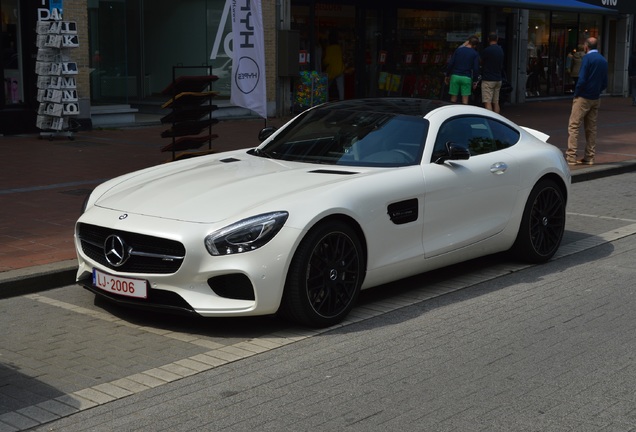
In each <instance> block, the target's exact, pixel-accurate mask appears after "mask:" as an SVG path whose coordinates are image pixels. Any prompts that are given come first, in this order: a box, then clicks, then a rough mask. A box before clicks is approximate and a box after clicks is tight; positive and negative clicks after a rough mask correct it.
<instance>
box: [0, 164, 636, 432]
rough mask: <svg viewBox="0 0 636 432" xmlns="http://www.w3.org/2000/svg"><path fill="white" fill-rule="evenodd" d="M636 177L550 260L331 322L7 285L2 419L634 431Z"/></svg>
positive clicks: (373, 301)
mask: <svg viewBox="0 0 636 432" xmlns="http://www.w3.org/2000/svg"><path fill="white" fill-rule="evenodd" d="M635 179H636V173H630V174H626V175H625V176H619V177H617V178H616V181H615V180H614V179H613V178H610V177H608V178H605V179H601V180H598V181H595V182H582V183H578V184H575V185H574V186H573V196H574V197H575V199H573V200H572V201H571V205H570V206H569V213H568V225H567V230H566V236H565V238H564V246H563V247H562V248H561V249H560V250H559V252H558V254H557V256H556V257H555V259H554V260H552V261H551V262H549V263H546V264H544V265H542V266H527V265H523V264H517V263H511V262H509V261H508V260H505V259H503V260H502V259H501V257H490V258H486V259H483V260H476V261H474V262H471V263H465V264H462V265H461V266H453V267H451V268H447V269H441V270H440V271H437V272H430V273H427V274H425V275H420V276H417V277H413V278H409V279H406V280H403V281H399V282H396V283H393V284H390V285H387V286H384V287H381V288H379V289H377V290H371V292H365V293H363V296H362V297H361V304H360V305H359V306H358V307H356V308H355V309H354V311H353V312H352V314H351V316H350V319H348V320H347V322H345V323H344V325H342V326H338V327H337V328H334V329H331V330H324V331H312V330H306V329H299V328H294V327H293V326H287V325H285V324H284V323H281V322H279V321H277V320H272V319H271V318H267V317H261V318H250V319H231V320H230V319H207V320H203V319H189V318H187V319H183V318H174V317H170V316H164V315H160V314H151V313H144V312H140V311H128V310H126V309H123V308H118V307H116V306H113V305H111V304H108V303H104V302H95V298H94V295H92V294H91V293H89V292H87V291H85V290H82V289H80V288H78V287H75V286H69V287H64V288H60V289H55V290H50V291H47V292H45V293H38V294H32V295H23V296H17V297H14V298H9V299H3V300H2V307H3V308H4V310H3V314H2V322H3V327H2V328H3V332H1V333H0V351H1V352H0V356H1V359H2V360H1V361H0V382H1V383H2V385H0V431H2V432H9V431H10V432H16V431H19V430H26V429H30V428H32V427H37V426H38V425H42V427H40V428H38V429H36V430H38V431H42V432H43V431H62V430H63V431H65V432H72V431H78V432H79V431H89V430H90V431H92V432H95V431H111V430H130V431H132V430H219V429H221V428H223V427H226V428H227V430H237V431H238V430H248V429H256V430H343V429H345V428H346V429H348V430H352V431H369V430H396V429H405V430H431V431H437V430H439V431H442V430H476V431H481V430H483V431H489V432H490V431H509V430H515V431H517V430H519V431H522V430H537V428H536V427H535V428H534V429H533V428H532V426H536V425H537V424H539V425H541V427H540V428H538V429H539V430H604V429H602V428H603V427H607V429H605V430H630V429H632V428H633V427H634V426H636V425H635V424H634V421H633V416H632V415H631V412H632V411H633V410H634V409H636V406H635V405H634V404H633V398H632V391H631V389H633V386H634V384H635V383H636V378H635V377H636V374H635V373H634V368H633V366H632V363H633V361H632V357H633V356H632V347H633V339H634V336H633V335H634V332H633V327H634V324H633V323H634V319H633V318H634V316H633V315H634V312H633V311H634V310H636V308H635V307H634V305H633V303H632V302H633V295H632V291H633V289H632V286H633V283H632V281H633V277H634V268H633V265H632V263H633V260H634V256H635V255H636V249H635V247H634V241H633V240H634V236H633V234H634V232H636V220H634V219H633V215H634V211H635V210H636V201H634V200H624V201H623V197H624V196H625V195H628V194H629V193H633V181H634V180H635ZM613 182H616V184H613ZM610 203H611V204H610ZM608 208H611V209H612V211H611V215H612V216H613V218H614V219H612V218H609V217H607V216H606V215H608V214H609V213H608V212H607V211H608ZM601 216H602V217H601ZM621 230H624V232H623V233H621ZM630 236H631V237H630ZM582 251H588V252H586V253H580V252H582ZM467 287H471V288H470V289H463V288H467ZM391 311H395V312H391ZM371 317H374V319H368V318H371ZM43 322H45V323H46V326H42V323H43ZM356 323H357V324H356ZM312 336H317V337H312ZM309 338H311V341H308V342H303V341H304V340H306V339H309ZM221 366H222V367H221ZM50 421H53V422H54V423H48V422H50Z"/></svg>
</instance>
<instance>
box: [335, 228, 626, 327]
mask: <svg viewBox="0 0 636 432" xmlns="http://www.w3.org/2000/svg"><path fill="white" fill-rule="evenodd" d="M580 239H589V240H594V239H600V238H599V237H598V236H594V235H592V236H590V235H589V234H585V233H580V232H576V231H566V233H565V234H564V240H563V242H562V247H563V246H564V245H567V244H569V243H572V242H574V241H577V240H580ZM591 249H594V252H593V253H585V254H582V253H580V252H575V253H572V254H570V255H567V256H563V257H560V258H558V259H555V258H553V259H552V260H550V261H548V262H546V263H543V264H536V265H528V266H527V267H525V268H522V269H521V270H519V271H514V272H511V273H507V274H505V276H506V277H505V278H503V277H501V276H497V277H494V278H493V279H490V280H487V281H484V282H476V283H475V284H474V285H467V286H466V287H465V288H458V289H457V290H455V291H452V292H449V293H447V294H443V295H440V296H437V297H434V298H431V299H428V300H422V301H417V302H414V303H413V304H412V305H409V306H406V307H405V308H400V309H398V310H394V311H391V312H388V313H387V314H384V315H383V316H384V317H385V319H373V320H366V321H364V323H363V324H361V325H362V326H363V327H364V329H369V328H375V327H383V326H386V325H393V324H395V323H396V322H401V321H406V320H409V319H412V318H414V317H415V316H419V315H422V314H424V313H426V312H428V311H431V310H434V309H436V308H438V307H443V306H446V305H449V304H452V303H456V302H461V301H466V300H471V299H474V298H477V297H479V296H482V295H486V294H489V293H493V292H497V291H501V290H504V289H507V288H510V287H513V286H515V285H517V284H519V283H524V284H527V283H536V282H540V281H541V280H542V279H543V278H544V277H545V276H547V275H550V274H555V273H559V272H562V271H563V270H564V268H568V267H571V266H575V265H581V264H585V263H588V262H592V261H596V260H598V259H602V258H605V257H607V256H609V255H611V254H612V252H613V251H614V246H613V244H612V243H610V242H606V243H602V244H600V245H599V246H595V247H593V248H591ZM501 263H510V264H512V265H515V264H523V263H520V262H519V261H516V260H515V259H514V257H512V256H511V255H510V253H508V252H502V253H498V254H493V255H489V256H485V257H481V258H477V259H473V260H470V261H466V262H463V263H460V264H455V265H452V266H448V267H444V268H441V269H438V270H433V271H430V272H426V273H421V274H418V275H415V276H412V277H408V278H405V279H401V280H399V281H396V282H391V283H388V284H384V285H380V286H378V287H374V288H370V289H368V290H365V291H362V293H361V295H360V299H359V301H358V306H364V305H371V304H373V303H381V302H383V301H390V300H391V298H394V297H397V296H399V295H401V294H409V293H410V292H415V291H417V290H420V289H422V287H425V286H427V285H428V286H432V285H434V284H436V283H440V282H446V281H450V280H452V279H462V278H463V279H466V278H470V277H471V276H473V275H476V274H479V273H480V272H481V271H483V270H484V269H487V268H493V267H495V266H496V265H499V264H501ZM413 306H416V307H413ZM388 314H391V316H390V317H389V316H388ZM359 329H360V327H359V326H357V325H355V324H354V325H350V326H344V327H340V328H335V329H333V332H336V333H349V332H357V331H359Z"/></svg>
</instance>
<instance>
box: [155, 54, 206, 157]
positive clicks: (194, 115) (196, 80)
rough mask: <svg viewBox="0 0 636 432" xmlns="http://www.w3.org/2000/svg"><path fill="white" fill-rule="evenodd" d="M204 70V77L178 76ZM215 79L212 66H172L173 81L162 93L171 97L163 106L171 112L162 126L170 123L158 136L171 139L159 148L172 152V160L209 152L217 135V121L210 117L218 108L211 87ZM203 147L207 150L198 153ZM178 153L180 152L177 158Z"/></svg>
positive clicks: (162, 120) (162, 119)
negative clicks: (214, 130) (206, 146)
mask: <svg viewBox="0 0 636 432" xmlns="http://www.w3.org/2000/svg"><path fill="white" fill-rule="evenodd" d="M196 70H199V71H200V70H203V71H204V72H205V74H204V75H193V74H188V75H179V73H181V72H184V71H185V72H186V73H187V72H193V71H196ZM217 80H218V77H217V76H216V75H213V74H212V67H211V66H174V67H173V68H172V82H171V83H170V84H169V85H168V86H167V87H166V88H165V89H164V90H163V92H162V94H164V95H166V96H171V98H170V99H169V100H168V101H167V102H166V103H164V104H163V105H162V108H168V109H170V110H171V111H170V113H169V114H167V115H165V116H164V117H162V118H161V123H163V124H170V128H169V129H166V130H165V131H163V132H162V133H161V137H162V138H171V142H170V143H169V144H167V145H165V146H163V147H162V148H161V151H162V152H172V160H177V159H185V158H188V157H192V156H198V155H201V154H205V153H211V152H212V141H213V140H214V139H216V138H218V135H216V134H212V126H213V125H215V124H216V123H218V120H217V119H215V118H213V117H212V112H213V111H215V110H216V109H217V106H216V105H214V104H213V103H212V100H213V98H214V97H215V96H217V95H218V92H216V91H213V90H212V88H213V84H214V82H215V81H217ZM205 144H207V145H208V149H207V151H203V152H202V151H197V152H194V150H199V149H200V148H201V147H203V146H204V145H205ZM177 152H182V153H180V154H178V155H177Z"/></svg>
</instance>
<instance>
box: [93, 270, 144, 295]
mask: <svg viewBox="0 0 636 432" xmlns="http://www.w3.org/2000/svg"><path fill="white" fill-rule="evenodd" d="M93 286H95V287H97V288H99V289H101V290H104V291H107V292H109V293H111V294H119V295H123V296H128V297H135V298H142V299H145V298H147V297H148V289H147V284H146V281H145V280H143V279H132V278H123V277H119V276H114V275H111V274H108V273H104V272H102V271H100V270H97V269H93Z"/></svg>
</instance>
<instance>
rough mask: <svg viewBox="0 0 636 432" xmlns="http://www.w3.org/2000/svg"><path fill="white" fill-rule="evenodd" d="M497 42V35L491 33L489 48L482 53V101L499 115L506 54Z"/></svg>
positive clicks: (487, 107)
mask: <svg viewBox="0 0 636 432" xmlns="http://www.w3.org/2000/svg"><path fill="white" fill-rule="evenodd" d="M497 41H498V37H497V34H496V33H490V34H489V35H488V46H487V47H486V48H485V49H484V50H483V51H482V52H481V101H482V102H483V103H484V107H485V108H486V109H489V110H490V111H494V112H496V113H499V111H500V108H499V93H500V92H501V81H502V79H503V75H502V72H503V66H504V52H503V49H502V48H501V47H500V46H499V44H497Z"/></svg>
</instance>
